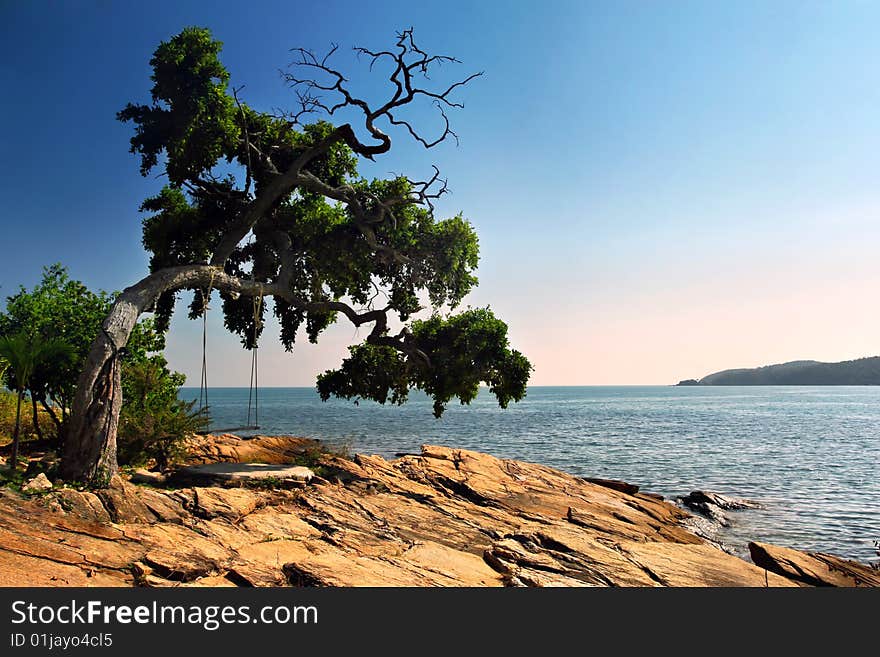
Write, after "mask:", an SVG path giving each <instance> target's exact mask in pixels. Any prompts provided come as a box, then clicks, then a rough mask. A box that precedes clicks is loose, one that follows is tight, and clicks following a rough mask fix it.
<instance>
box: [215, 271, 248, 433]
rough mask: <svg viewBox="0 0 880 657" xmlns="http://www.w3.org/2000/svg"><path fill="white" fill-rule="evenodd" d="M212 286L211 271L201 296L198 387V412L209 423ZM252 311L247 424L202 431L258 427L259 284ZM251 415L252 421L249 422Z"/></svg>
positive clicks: (230, 431)
mask: <svg viewBox="0 0 880 657" xmlns="http://www.w3.org/2000/svg"><path fill="white" fill-rule="evenodd" d="M213 287H214V272H213V271H212V272H211V280H210V282H209V283H208V289H207V291H206V292H205V293H204V294H203V297H202V380H201V387H200V389H199V413H204V414H205V415H206V416H208V419H209V423H210V411H209V408H208V356H207V354H208V349H207V347H208V322H207V318H208V310H209V306H208V302H209V301H210V298H211V292H212V290H213ZM253 312H254V348H253V349H252V350H251V351H252V354H251V381H250V386H249V387H248V410H247V424H246V425H245V426H243V427H230V428H227V429H216V428H212V427H210V424H209V427H208V429H207V430H206V431H204V432H202V433H232V432H233V431H242V430H252V429H259V428H260V426H259V403H260V398H259V394H260V390H259V385H260V382H259V369H258V359H257V351H258V337H259V334H260V329H261V328H262V327H263V285H262V283H261V284H260V294H259V295H258V296H254V297H253ZM251 417H253V422H251Z"/></svg>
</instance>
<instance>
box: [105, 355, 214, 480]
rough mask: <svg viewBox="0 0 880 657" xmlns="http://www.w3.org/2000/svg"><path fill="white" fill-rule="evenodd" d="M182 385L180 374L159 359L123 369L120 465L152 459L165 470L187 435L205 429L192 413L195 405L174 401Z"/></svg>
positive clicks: (203, 419) (204, 423) (204, 422)
mask: <svg viewBox="0 0 880 657" xmlns="http://www.w3.org/2000/svg"><path fill="white" fill-rule="evenodd" d="M183 382H184V377H183V375H181V374H178V373H175V372H169V371H168V368H167V367H166V363H165V359H164V358H162V357H161V356H154V357H152V358H150V359H146V360H143V361H140V362H137V363H134V364H132V365H130V366H129V367H128V368H127V371H126V378H125V381H124V382H123V404H122V412H121V413H120V418H119V431H118V436H117V440H118V450H119V451H118V455H119V461H120V463H123V464H129V465H143V464H145V463H147V462H148V461H150V460H155V462H156V464H157V465H158V466H159V467H160V468H165V467H167V466H168V465H169V464H170V463H172V462H173V461H174V460H175V459H177V458H178V457H180V456H181V455H182V453H183V442H184V440H185V438H186V437H187V436H189V435H190V434H192V433H195V432H197V431H202V430H205V429H207V427H208V418H207V416H205V415H204V414H202V413H199V412H198V411H195V410H193V408H194V406H195V402H194V401H191V402H184V401H181V400H179V399H178V398H177V391H178V389H179V388H180V386H181V385H183Z"/></svg>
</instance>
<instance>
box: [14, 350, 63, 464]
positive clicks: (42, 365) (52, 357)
mask: <svg viewBox="0 0 880 657" xmlns="http://www.w3.org/2000/svg"><path fill="white" fill-rule="evenodd" d="M72 353H73V349H72V347H71V346H70V345H69V344H67V343H66V342H63V341H62V340H59V339H57V338H56V339H46V338H43V337H42V336H41V335H39V334H27V333H24V332H19V333H15V334H12V335H4V336H0V357H2V358H3V360H4V361H6V362H7V363H9V368H8V371H7V381H8V383H7V385H9V386H10V387H12V388H13V389H15V390H16V391H17V392H18V395H17V399H16V409H15V426H14V427H13V431H12V456H11V457H10V461H9V467H10V469H12V470H14V469H15V468H16V467H17V466H18V444H19V437H20V433H21V431H20V430H21V406H22V400H23V398H24V394H25V391H26V390H28V388H29V386H30V381H31V378H32V377H33V376H34V373H35V372H37V371H42V370H46V369H48V368H50V367H51V366H52V363H53V362H56V361H59V362H61V361H65V360H67V359H69V358H70V355H71V354H72Z"/></svg>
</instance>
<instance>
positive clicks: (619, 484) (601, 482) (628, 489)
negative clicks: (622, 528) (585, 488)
mask: <svg viewBox="0 0 880 657" xmlns="http://www.w3.org/2000/svg"><path fill="white" fill-rule="evenodd" d="M584 481H588V482H590V483H591V484H596V485H597V486H605V487H606V488H613V489H614V490H619V491H620V492H621V493H626V494H628V495H635V494H636V493H638V492H639V487H638V486H636V485H635V484H628V483H626V482H625V481H618V480H617V479H595V478H592V477H585V478H584ZM660 499H663V498H662V497H661V498H660Z"/></svg>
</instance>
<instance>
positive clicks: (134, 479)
mask: <svg viewBox="0 0 880 657" xmlns="http://www.w3.org/2000/svg"><path fill="white" fill-rule="evenodd" d="M166 479H167V477H166V476H165V475H164V474H162V473H161V472H152V471H150V470H146V469H144V468H138V469H137V470H135V471H134V472H133V473H132V474H131V477H129V481H130V482H131V483H133V484H151V485H153V486H161V485H162V484H164V483H165V480H166Z"/></svg>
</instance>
